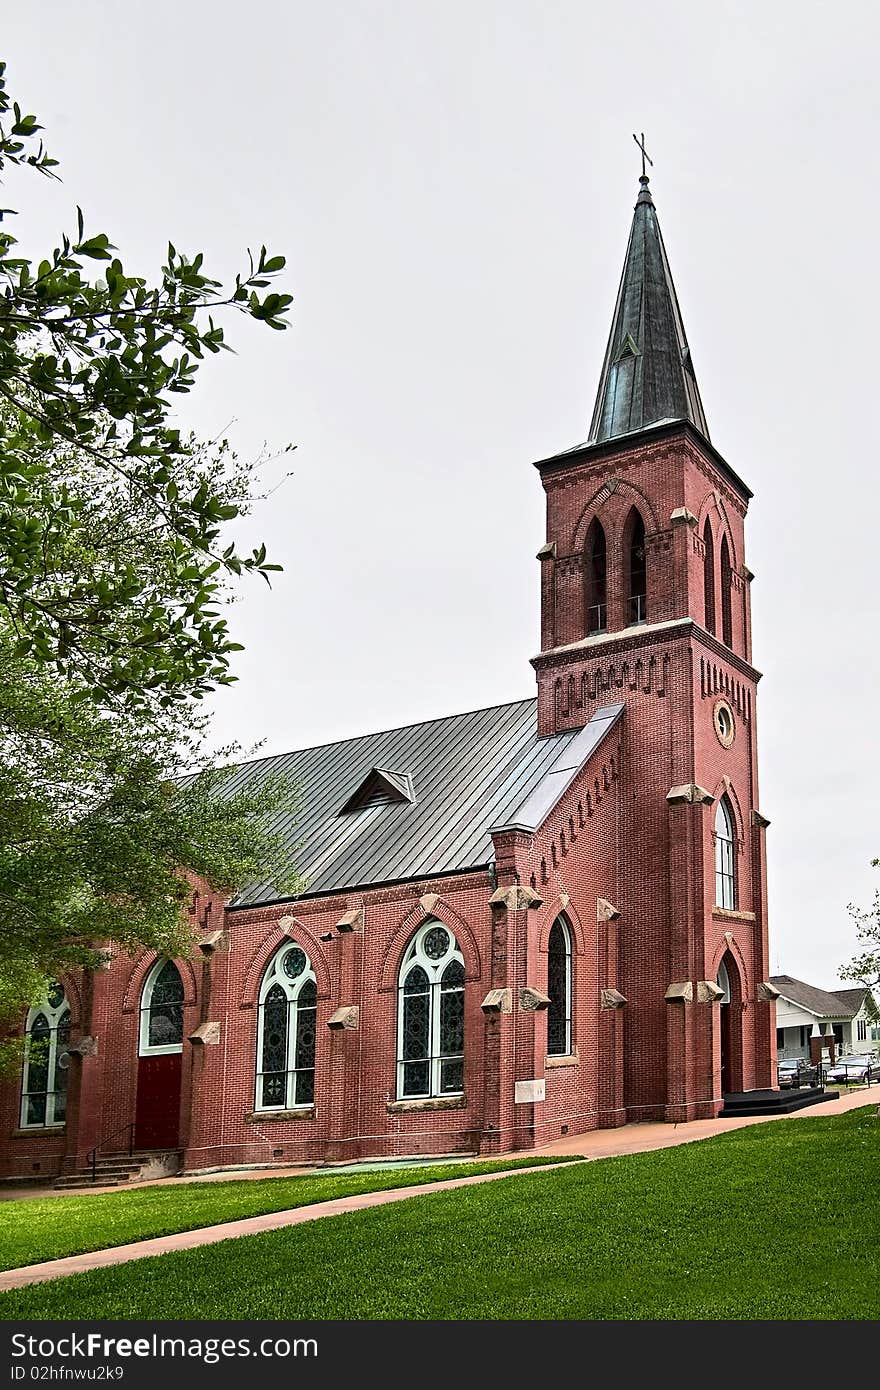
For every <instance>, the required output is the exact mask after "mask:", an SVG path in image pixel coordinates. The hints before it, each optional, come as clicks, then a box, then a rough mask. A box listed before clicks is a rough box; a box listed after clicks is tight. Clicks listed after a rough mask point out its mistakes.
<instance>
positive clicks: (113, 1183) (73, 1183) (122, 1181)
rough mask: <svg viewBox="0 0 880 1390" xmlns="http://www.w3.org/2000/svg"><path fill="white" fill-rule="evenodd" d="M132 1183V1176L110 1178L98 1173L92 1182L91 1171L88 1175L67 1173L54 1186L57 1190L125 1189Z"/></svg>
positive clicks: (111, 1176)
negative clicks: (72, 1188) (77, 1188)
mask: <svg viewBox="0 0 880 1390" xmlns="http://www.w3.org/2000/svg"><path fill="white" fill-rule="evenodd" d="M129 1182H131V1174H130V1173H126V1174H125V1176H117V1175H114V1174H111V1175H110V1176H109V1177H108V1176H107V1175H105V1174H103V1173H98V1175H97V1177H96V1179H95V1181H94V1182H92V1174H91V1170H89V1172H88V1173H67V1174H66V1175H65V1176H64V1177H63V1178H56V1179H55V1181H54V1183H53V1184H52V1186H53V1187H54V1188H56V1189H61V1188H68V1187H124V1186H125V1185H126V1184H127V1183H129Z"/></svg>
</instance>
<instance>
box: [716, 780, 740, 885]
mask: <svg viewBox="0 0 880 1390" xmlns="http://www.w3.org/2000/svg"><path fill="white" fill-rule="evenodd" d="M734 825H735V822H734V819H733V812H732V810H731V809H730V802H729V801H728V800H727V797H726V796H722V798H721V800H720V801H719V802H718V809H717V811H716V812H715V905H716V907H726V908H729V909H733V908H735V907H736V860H735V857H734V855H735V849H736V842H735V838H734Z"/></svg>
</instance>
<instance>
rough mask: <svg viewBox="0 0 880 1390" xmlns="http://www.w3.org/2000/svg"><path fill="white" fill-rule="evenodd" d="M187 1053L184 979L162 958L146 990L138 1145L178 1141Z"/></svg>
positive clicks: (154, 1146) (172, 1144)
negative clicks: (185, 1050) (184, 1025)
mask: <svg viewBox="0 0 880 1390" xmlns="http://www.w3.org/2000/svg"><path fill="white" fill-rule="evenodd" d="M182 1054H183V981H182V980H181V978H180V971H179V970H178V969H177V966H176V965H175V964H174V962H173V961H171V960H162V959H159V960H157V961H156V963H155V965H154V966H153V968H152V970H151V971H150V973H149V975H148V976H147V978H146V981H145V983H144V989H143V993H142V995H141V1017H140V1030H139V1036H138V1081H137V1109H136V1113H135V1133H134V1142H135V1147H136V1148H138V1149H176V1148H177V1147H178V1144H179V1142H180V1072H181V1063H182V1060H183V1057H182Z"/></svg>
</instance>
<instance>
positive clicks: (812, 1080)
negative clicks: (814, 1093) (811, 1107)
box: [778, 1057, 819, 1091]
mask: <svg viewBox="0 0 880 1390" xmlns="http://www.w3.org/2000/svg"><path fill="white" fill-rule="evenodd" d="M778 1079H779V1089H780V1090H781V1091H788V1090H791V1089H792V1088H794V1087H798V1086H818V1085H819V1068H818V1067H815V1066H813V1064H812V1062H808V1061H807V1059H806V1058H805V1057H792V1058H790V1059H789V1060H787V1061H782V1062H780V1063H779V1070H778Z"/></svg>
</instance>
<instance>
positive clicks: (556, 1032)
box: [547, 917, 572, 1057]
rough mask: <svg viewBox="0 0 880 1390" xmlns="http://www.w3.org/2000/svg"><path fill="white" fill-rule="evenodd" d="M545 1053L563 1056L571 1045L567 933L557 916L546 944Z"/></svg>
mask: <svg viewBox="0 0 880 1390" xmlns="http://www.w3.org/2000/svg"><path fill="white" fill-rule="evenodd" d="M547 993H548V994H549V996H550V1006H549V1008H548V1009H547V1054H548V1056H550V1057H567V1056H568V1055H569V1053H570V1052H571V1050H572V1047H571V935H570V933H569V930H568V926H567V925H566V923H565V922H564V921H563V920H562V918H561V917H557V918H556V921H555V922H554V923H553V926H552V927H551V928H550V940H549V942H548V945H547Z"/></svg>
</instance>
